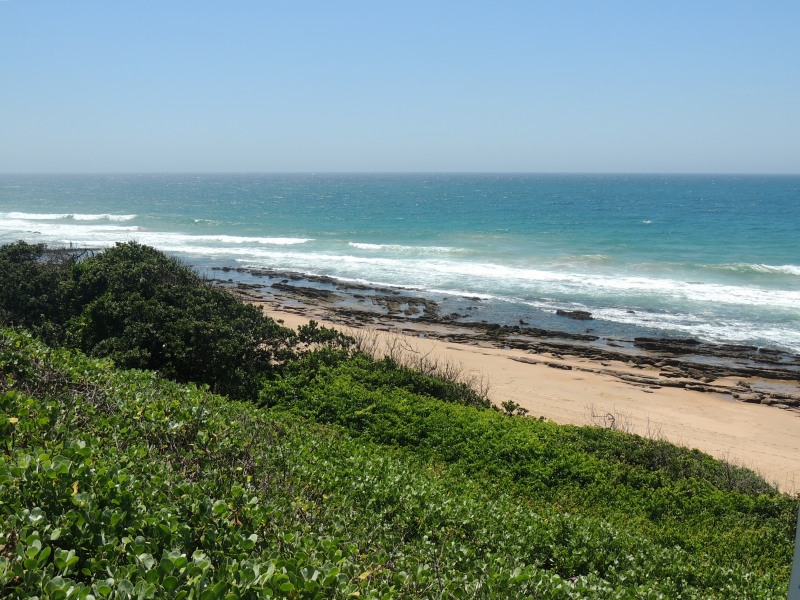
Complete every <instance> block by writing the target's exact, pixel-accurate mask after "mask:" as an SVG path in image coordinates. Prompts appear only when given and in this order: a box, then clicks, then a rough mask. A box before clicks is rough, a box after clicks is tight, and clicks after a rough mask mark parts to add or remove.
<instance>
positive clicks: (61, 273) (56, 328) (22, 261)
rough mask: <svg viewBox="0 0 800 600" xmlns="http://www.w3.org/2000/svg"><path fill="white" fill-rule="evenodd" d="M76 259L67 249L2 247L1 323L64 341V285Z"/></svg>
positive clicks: (53, 341)
mask: <svg viewBox="0 0 800 600" xmlns="http://www.w3.org/2000/svg"><path fill="white" fill-rule="evenodd" d="M76 259H77V255H76V253H74V252H72V251H70V250H67V249H48V248H47V247H46V246H45V245H44V244H28V243H26V242H22V241H20V242H16V243H14V244H7V245H5V246H0V322H2V323H4V324H6V325H13V326H18V327H24V328H26V329H30V330H31V331H33V332H35V333H36V334H37V335H39V336H40V337H42V338H43V339H44V340H45V341H47V342H48V343H50V344H57V343H58V342H60V341H61V338H62V334H63V328H62V324H63V322H64V320H65V317H66V314H65V307H64V302H63V297H62V293H61V282H62V281H63V280H64V279H65V278H66V277H67V276H68V275H69V272H70V269H71V268H72V267H73V265H74V264H75V261H76Z"/></svg>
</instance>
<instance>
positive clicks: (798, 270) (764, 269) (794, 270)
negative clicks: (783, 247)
mask: <svg viewBox="0 0 800 600" xmlns="http://www.w3.org/2000/svg"><path fill="white" fill-rule="evenodd" d="M704 266H707V267H708V268H711V269H718V270H721V271H734V272H739V273H779V274H785V275H798V276H800V265H765V264H760V263H729V264H722V265H704Z"/></svg>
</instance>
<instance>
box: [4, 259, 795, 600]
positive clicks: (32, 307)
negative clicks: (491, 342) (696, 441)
mask: <svg viewBox="0 0 800 600" xmlns="http://www.w3.org/2000/svg"><path fill="white" fill-rule="evenodd" d="M0 318H1V319H2V324H3V325H4V326H5V327H4V328H3V329H2V330H0V453H2V461H1V462H0V596H2V597H9V598H27V597H31V596H36V597H40V598H89V597H93V598H162V597H175V598H202V599H205V598H262V597H287V598H326V597H342V598H345V597H369V598H394V597H406V598H423V597H431V598H459V597H507V598H520V597H533V598H537V597H539V598H746V597H750V598H770V597H777V598H780V597H785V594H786V589H787V585H788V580H789V569H790V567H791V559H792V544H793V541H794V528H795V518H796V506H797V505H796V503H797V498H795V497H791V496H788V495H786V494H782V493H780V492H779V491H778V490H776V489H775V488H774V487H772V486H771V485H769V484H768V483H767V482H765V481H764V480H763V479H761V478H760V477H759V476H758V475H756V474H755V473H753V472H751V471H748V470H746V469H741V468H738V467H735V466H733V465H730V464H728V463H724V462H720V461H717V460H714V459H712V458H711V457H709V456H707V455H704V454H702V453H700V452H698V451H695V450H690V449H686V448H680V447H677V446H673V445H671V444H669V443H667V442H665V441H662V440H652V439H645V438H641V437H638V436H634V435H630V434H626V433H623V432H619V431H610V430H607V429H604V428H600V427H571V426H558V425H555V424H553V423H548V422H542V421H540V420H537V419H533V418H527V417H520V416H511V414H510V413H513V411H506V412H507V413H509V414H505V413H504V412H503V411H500V410H497V409H493V408H492V406H491V405H490V404H489V402H488V400H487V397H486V393H485V390H481V389H480V387H475V386H471V385H469V384H468V382H465V381H464V380H463V379H461V378H459V377H458V373H454V372H452V371H447V370H445V371H441V370H440V371H438V372H433V373H430V372H423V371H421V370H420V369H418V368H417V369H414V368H411V367H410V366H408V365H407V364H405V363H404V362H403V361H402V360H400V358H399V357H397V356H395V355H389V356H384V357H380V356H378V357H376V356H373V353H370V352H366V351H365V350H366V348H365V346H366V344H365V343H364V341H363V340H357V339H354V338H351V337H348V336H344V335H342V334H341V333H338V332H336V331H334V330H331V329H327V328H324V327H320V326H318V325H317V324H315V323H313V322H312V323H311V324H310V325H309V326H306V327H303V328H300V329H299V330H298V331H293V330H289V329H287V328H285V327H282V326H281V325H280V324H278V323H276V322H274V321H272V320H271V319H268V318H266V317H264V316H262V315H261V314H260V312H259V311H258V310H257V309H255V308H253V307H250V306H246V305H244V304H241V303H239V301H237V300H235V299H234V298H233V297H232V296H230V295H229V294H227V293H226V292H224V291H222V290H219V289H216V288H213V287H212V286H210V285H208V284H207V283H206V282H204V281H203V280H202V278H200V277H198V276H197V275H196V274H195V273H193V272H192V271H191V270H190V269H188V268H187V267H185V266H184V265H181V264H180V263H179V262H177V261H175V260H174V259H171V258H169V257H166V256H165V255H163V254H162V253H160V252H157V251H155V250H153V249H152V248H148V247H146V246H141V245H138V244H120V245H118V246H116V247H115V248H111V249H109V250H106V251H104V252H101V253H97V254H93V255H92V254H89V255H86V254H84V255H78V254H77V253H74V252H66V251H62V252H54V251H51V250H49V249H47V248H45V247H43V246H31V245H28V244H23V243H19V244H14V245H11V246H5V247H2V248H0ZM434 371H435V370H434ZM442 376H443V377H442ZM587 400H590V399H587Z"/></svg>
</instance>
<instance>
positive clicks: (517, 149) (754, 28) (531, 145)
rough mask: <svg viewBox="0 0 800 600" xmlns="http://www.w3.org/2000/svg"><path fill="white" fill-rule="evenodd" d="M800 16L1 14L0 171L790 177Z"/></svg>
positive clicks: (7, 3)
mask: <svg viewBox="0 0 800 600" xmlns="http://www.w3.org/2000/svg"><path fill="white" fill-rule="evenodd" d="M798 27H800V2H797V1H796V0H794V1H792V2H769V1H768V0H767V1H764V2H755V1H752V2H737V1H728V2H722V1H719V2H718V1H710V0H709V1H702V0H699V1H692V2H682V1H677V0H673V1H671V2H642V1H641V0H639V1H630V2H624V1H614V0H609V1H606V2H599V1H598V2H581V1H570V0H564V1H560V2H555V1H552V2H536V1H532V0H529V1H527V2H503V1H497V2H488V1H487V2H469V1H461V2H446V1H440V2H436V1H433V0H428V1H425V2H417V1H413V0H409V1H406V2H375V1H374V0H373V1H371V2H367V1H364V2H349V1H346V0H340V1H337V2H328V1H319V2H314V1H302V0H301V1H295V2H280V3H279V2H269V1H263V0H262V1H234V2H207V1H205V0H193V1H192V2H185V1H183V0H169V1H152V0H144V1H138V2H125V1H118V2H108V1H105V2H99V1H68V0H52V1H44V0H42V1H39V0H2V1H0V83H1V85H2V87H1V88H0V89H1V91H0V172H6V173H15V172H84V173H86V172H165V171H166V172H169V171H182V172H187V171H192V172H196V171H201V172H202V171H217V172H220V171H239V172H241V171H245V172H272V171H277V172H287V171H302V172H322V171H337V172H341V171H358V172H368V171H478V172H487V171H516V172H713V173H729V172H740V173H800V33H798V31H800V29H798Z"/></svg>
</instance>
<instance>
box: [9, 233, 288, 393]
mask: <svg viewBox="0 0 800 600" xmlns="http://www.w3.org/2000/svg"><path fill="white" fill-rule="evenodd" d="M0 251H1V252H0V273H2V278H3V279H2V283H3V288H2V289H3V292H2V295H0V319H2V321H3V322H5V323H7V324H13V325H22V326H25V327H29V328H32V329H34V330H35V331H44V332H46V333H48V332H49V333H50V335H46V336H44V337H45V338H46V339H48V341H51V342H60V341H63V342H64V343H66V344H67V345H69V346H72V347H76V348H79V349H81V350H83V351H85V352H88V353H90V354H93V355H95V356H103V357H109V358H111V359H113V360H114V361H115V362H116V363H117V364H118V365H120V366H122V367H129V368H139V369H151V370H154V371H158V372H159V373H161V374H162V375H163V376H165V377H169V378H172V379H176V380H178V381H182V382H188V381H194V382H197V383H204V384H207V385H209V386H211V388H212V389H214V390H215V391H218V392H220V393H224V394H230V395H232V396H235V397H238V398H255V396H256V394H257V392H258V388H259V386H260V382H261V381H262V379H263V378H264V377H266V376H268V375H269V374H270V372H271V370H272V368H273V367H274V366H275V365H276V364H280V363H281V362H282V361H283V360H284V359H285V358H286V356H287V355H290V354H291V353H290V352H289V349H290V347H291V345H292V340H293V338H294V334H293V332H291V331H290V330H288V329H286V328H283V327H280V326H279V325H278V324H277V323H275V322H274V321H273V320H272V319H269V318H266V317H264V316H263V315H262V314H261V313H260V311H259V310H258V309H257V308H255V307H253V306H250V305H246V304H243V303H242V302H239V301H238V300H236V299H235V298H234V297H233V296H231V295H230V294H228V293H226V292H224V291H222V290H220V289H216V288H213V287H211V286H210V285H208V284H206V283H205V282H203V281H202V280H201V279H200V278H199V277H198V276H197V275H196V274H195V273H194V272H193V271H192V270H191V269H189V268H188V267H186V266H184V265H182V264H181V263H180V262H178V261H177V260H176V259H174V258H170V257H167V256H166V255H164V254H163V253H161V252H159V251H158V250H155V249H153V248H150V247H148V246H142V245H140V244H137V243H133V242H131V243H127V244H118V245H117V246H115V247H113V248H110V249H108V250H105V251H104V252H101V253H98V254H96V255H93V256H89V257H88V258H86V259H85V260H80V261H74V260H73V261H70V260H65V259H63V258H62V259H61V260H60V261H58V262H55V261H54V260H53V257H59V256H62V254H63V253H62V254H59V253H55V252H48V251H47V250H46V249H45V248H44V247H43V246H41V245H39V246H31V245H28V244H25V243H24V242H19V243H17V244H14V245H10V246H4V247H2V248H0ZM66 256H67V258H69V256H71V255H69V254H67V255H66Z"/></svg>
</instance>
